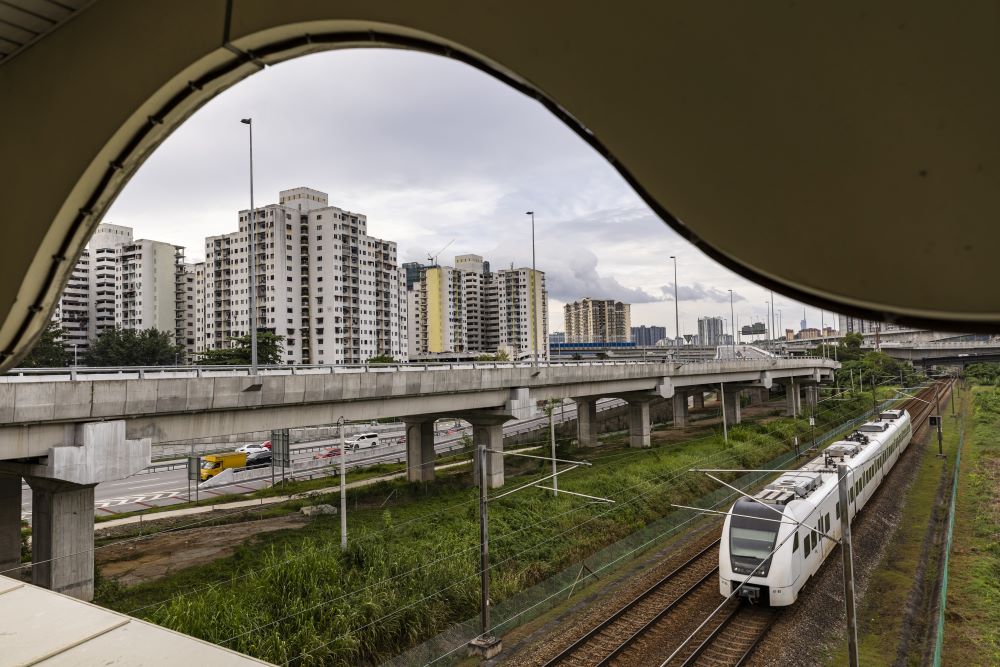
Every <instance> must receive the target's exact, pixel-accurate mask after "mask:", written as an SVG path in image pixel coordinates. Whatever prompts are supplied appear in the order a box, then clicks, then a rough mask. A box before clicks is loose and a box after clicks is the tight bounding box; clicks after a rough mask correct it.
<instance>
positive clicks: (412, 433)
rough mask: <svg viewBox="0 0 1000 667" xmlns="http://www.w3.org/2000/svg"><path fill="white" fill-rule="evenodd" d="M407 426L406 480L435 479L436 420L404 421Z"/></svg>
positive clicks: (427, 480)
mask: <svg viewBox="0 0 1000 667" xmlns="http://www.w3.org/2000/svg"><path fill="white" fill-rule="evenodd" d="M403 423H404V424H405V425H406V479H408V480H409V481H411V482H430V481H432V480H433V479H434V460H435V458H436V454H435V453H434V419H432V418H431V419H421V420H404V422H403Z"/></svg>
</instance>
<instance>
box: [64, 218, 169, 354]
mask: <svg viewBox="0 0 1000 667" xmlns="http://www.w3.org/2000/svg"><path fill="white" fill-rule="evenodd" d="M182 259H183V248H180V247H177V246H173V245H171V244H169V243H163V242H161V241H150V240H146V239H139V240H133V238H132V228H131V227H125V226H122V225H112V224H107V223H101V224H99V225H98V226H97V229H96V230H95V232H94V235H93V236H92V237H91V239H90V243H88V247H87V249H86V250H84V252H83V254H82V255H81V256H80V259H79V260H77V263H76V266H75V267H74V270H73V274H72V275H71V276H70V280H69V282H68V283H67V285H66V288H65V289H64V290H63V292H62V294H61V295H60V298H59V304H58V307H57V309H56V314H55V317H54V318H53V319H54V320H55V321H57V322H59V323H60V325H61V326H62V328H63V330H64V331H65V332H66V335H65V336H64V337H63V341H64V344H65V346H66V350H67V351H68V352H71V351H73V350H74V346H75V351H76V352H77V353H79V354H82V353H85V352H86V351H87V350H88V349H89V347H90V342H91V341H93V340H94V339H96V338H97V337H98V336H100V335H101V334H102V333H104V332H105V331H108V330H110V329H114V328H115V327H120V328H124V329H140V330H141V329H151V328H155V329H159V330H161V331H166V332H169V333H170V334H171V335H173V336H175V337H177V339H178V340H180V339H181V337H182V336H183V331H182V329H183V324H184V323H183V318H182V312H181V311H180V309H178V301H177V290H178V289H180V285H179V283H178V270H179V269H178V263H179V261H180V260H182Z"/></svg>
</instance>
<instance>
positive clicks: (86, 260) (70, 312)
mask: <svg viewBox="0 0 1000 667" xmlns="http://www.w3.org/2000/svg"><path fill="white" fill-rule="evenodd" d="M90 318H91V295H90V251H89V250H84V251H83V254H82V255H80V259H78V260H77V261H76V265H75V266H74V267H73V273H72V274H70V277H69V282H67V283H66V287H65V288H64V289H63V291H62V294H60V295H59V303H58V304H56V311H55V314H54V315H53V317H52V319H53V321H55V322H57V323H58V324H59V325H60V326H61V327H62V330H63V332H64V333H63V344H64V346H65V348H66V351H67V352H70V353H72V354H75V355H79V354H84V353H86V352H87V350H89V349H90V326H91V325H90Z"/></svg>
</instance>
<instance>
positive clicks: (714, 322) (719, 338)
mask: <svg viewBox="0 0 1000 667" xmlns="http://www.w3.org/2000/svg"><path fill="white" fill-rule="evenodd" d="M698 344H699V345H705V346H709V347H710V346H713V345H727V344H729V343H728V337H727V336H726V334H725V323H724V321H723V319H722V318H721V317H699V318H698Z"/></svg>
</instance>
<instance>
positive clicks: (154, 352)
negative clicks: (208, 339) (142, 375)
mask: <svg viewBox="0 0 1000 667" xmlns="http://www.w3.org/2000/svg"><path fill="white" fill-rule="evenodd" d="M183 355H184V348H182V347H181V346H180V345H177V344H176V342H175V341H174V334H173V333H172V332H167V331H160V330H159V329H143V330H142V331H138V330H136V329H118V328H115V329H109V330H108V331H105V332H104V333H102V334H101V335H100V336H98V337H97V338H96V339H95V340H93V341H92V342H91V343H90V351H89V352H88V353H87V361H86V363H87V365H88V366H172V365H174V364H176V363H178V361H179V360H180V359H181V358H182V357H183Z"/></svg>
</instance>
